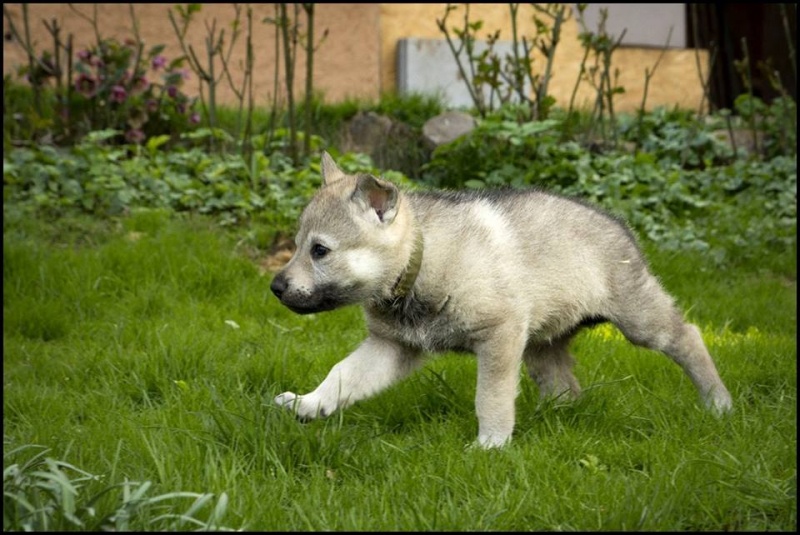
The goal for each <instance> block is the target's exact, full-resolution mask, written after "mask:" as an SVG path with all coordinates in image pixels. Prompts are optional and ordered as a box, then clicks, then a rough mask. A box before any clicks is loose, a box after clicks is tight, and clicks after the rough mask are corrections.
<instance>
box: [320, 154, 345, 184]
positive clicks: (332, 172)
mask: <svg viewBox="0 0 800 535" xmlns="http://www.w3.org/2000/svg"><path fill="white" fill-rule="evenodd" d="M320 163H321V164H322V182H323V184H325V185H326V186H327V185H328V184H330V183H331V182H336V181H337V180H339V179H341V178H344V173H342V170H341V169H339V168H338V167H337V166H336V162H334V161H333V158H331V155H330V154H328V152H327V151H325V152H323V153H322V160H321V162H320Z"/></svg>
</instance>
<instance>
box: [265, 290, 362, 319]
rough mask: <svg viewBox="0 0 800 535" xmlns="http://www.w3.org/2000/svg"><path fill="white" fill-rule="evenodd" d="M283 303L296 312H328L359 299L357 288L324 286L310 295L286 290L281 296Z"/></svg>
mask: <svg viewBox="0 0 800 535" xmlns="http://www.w3.org/2000/svg"><path fill="white" fill-rule="evenodd" d="M279 298H280V301H281V303H282V304H283V305H284V306H285V307H286V308H288V309H289V310H291V311H292V312H295V313H296V314H314V313H316V312H327V311H329V310H334V309H337V308H340V307H343V306H346V305H351V304H353V303H356V302H357V301H358V299H357V288H356V287H352V288H342V287H338V286H332V285H329V286H324V287H320V288H317V289H316V290H315V291H314V292H312V293H311V294H308V295H302V294H296V293H292V292H285V293H283V294H282V295H280V296H279Z"/></svg>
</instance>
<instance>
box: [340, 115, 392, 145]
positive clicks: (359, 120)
mask: <svg viewBox="0 0 800 535" xmlns="http://www.w3.org/2000/svg"><path fill="white" fill-rule="evenodd" d="M391 129H392V120H391V119H389V118H388V117H385V116H383V115H378V114H377V113H375V112H374V111H368V112H358V113H357V114H356V115H355V117H353V118H352V119H351V120H350V122H349V123H348V124H347V127H346V131H345V135H344V139H343V146H342V150H344V151H347V152H349V151H352V152H362V153H364V154H370V155H371V154H372V153H373V152H375V149H376V148H378V147H379V146H380V145H382V144H383V143H385V140H386V137H387V136H388V135H389V131H390V130H391Z"/></svg>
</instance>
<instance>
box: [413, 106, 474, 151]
mask: <svg viewBox="0 0 800 535" xmlns="http://www.w3.org/2000/svg"><path fill="white" fill-rule="evenodd" d="M473 128H475V119H474V118H473V117H472V116H471V115H470V114H468V113H465V112H463V111H447V112H444V113H440V114H439V115H437V116H436V117H433V118H431V119H428V120H427V121H426V122H425V125H423V127H422V135H423V137H424V138H425V142H426V143H428V144H429V145H430V146H431V147H432V148H436V147H438V146H439V145H443V144H445V143H449V142H451V141H453V140H454V139H457V138H459V137H461V136H463V135H464V134H467V133H469V132H471V131H472V129H473Z"/></svg>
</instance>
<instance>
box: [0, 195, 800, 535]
mask: <svg viewBox="0 0 800 535" xmlns="http://www.w3.org/2000/svg"><path fill="white" fill-rule="evenodd" d="M3 238H4V239H3V353H4V359H3V382H4V385H3V390H4V396H3V431H4V442H5V443H4V470H5V471H4V491H5V497H4V528H6V529H22V527H25V526H29V527H33V528H36V529H73V530H74V529H99V528H102V527H106V528H110V527H115V528H116V529H120V528H125V527H127V528H130V529H196V528H198V527H204V526H205V527H212V528H217V529H222V528H232V529H238V528H244V529H254V530H370V531H372V530H484V529H485V530H545V529H547V530H550V529H552V530H556V529H565V530H567V529H568V530H601V529H602V530H624V529H628V530H631V529H640V530H791V529H793V528H794V527H795V526H796V521H797V519H796V513H797V509H796V492H797V488H796V438H797V435H796V433H797V428H796V422H797V412H796V410H797V409H796V402H797V399H796V396H797V384H796V383H797V368H796V357H797V349H796V347H797V346H796V334H797V332H796V290H797V288H796V260H795V257H794V253H793V252H786V251H771V250H770V249H768V248H765V249H761V250H760V254H761V257H762V262H759V263H745V264H740V265H733V264H731V265H724V266H720V265H719V264H718V263H716V262H714V261H713V260H712V259H710V258H709V257H708V255H706V254H703V253H699V252H696V251H694V252H693V251H687V252H674V251H664V250H663V249H659V248H657V247H655V246H654V245H653V244H652V243H651V242H647V243H646V248H647V249H648V253H649V255H650V257H651V259H652V263H653V265H654V269H655V271H656V272H657V273H659V275H660V277H661V279H662V281H663V283H664V284H665V286H666V287H667V288H668V289H669V290H670V291H671V292H673V293H674V294H675V295H676V296H677V297H678V299H679V302H680V304H681V306H682V307H683V308H684V309H685V310H687V314H688V317H689V318H690V319H691V320H692V321H694V322H696V323H697V324H698V325H699V326H700V327H701V328H702V331H703V334H704V336H705V338H706V341H707V343H708V345H709V348H710V350H711V352H712V354H713V355H714V356H715V359H716V362H717V364H718V367H719V370H720V373H721V375H722V377H723V379H724V380H725V382H726V384H727V385H728V387H729V388H730V390H731V393H732V395H733V398H734V402H735V407H736V409H735V411H734V413H733V414H732V415H730V416H729V417H726V418H722V419H717V418H714V417H712V416H711V415H709V414H707V413H706V412H704V411H703V410H701V409H700V407H699V406H698V403H697V399H696V395H695V392H694V391H693V388H692V386H691V384H690V383H689V381H688V380H687V379H686V377H685V376H684V375H683V374H682V373H681V371H680V370H679V369H678V368H677V367H676V366H675V365H674V364H672V363H671V362H669V361H668V360H667V359H666V358H664V357H663V356H661V355H658V354H656V353H653V352H650V351H646V350H643V349H637V348H635V347H633V346H631V345H629V344H628V343H627V342H625V341H624V340H623V339H622V337H621V335H620V334H619V333H618V332H617V331H616V330H615V329H613V328H612V327H607V326H600V327H596V328H594V329H592V330H588V331H586V332H585V333H583V334H581V335H580V336H579V338H578V339H577V340H576V342H575V345H574V347H573V349H574V352H575V353H576V355H577V356H578V362H579V363H578V366H577V369H576V373H577V376H578V378H579V379H580V380H581V382H582V384H583V386H584V388H585V395H584V396H583V397H582V399H580V400H579V401H577V402H576V403H573V404H562V403H558V402H555V403H550V404H545V405H540V404H539V402H538V399H537V396H538V393H537V391H536V388H535V386H534V385H533V383H532V382H531V381H529V380H527V379H525V378H523V380H522V383H521V392H520V396H519V398H518V401H517V409H518V417H517V420H518V424H517V429H516V431H515V436H514V442H513V443H512V445H511V446H510V447H509V448H506V449H504V450H501V451H480V450H471V449H467V448H466V447H465V446H466V445H467V444H468V443H470V441H471V440H472V438H473V437H474V435H475V433H476V429H477V423H476V420H475V417H474V409H473V398H474V383H475V373H476V369H475V363H474V360H473V359H472V357H470V356H467V355H460V354H452V353H451V354H447V355H444V356H442V357H441V358H438V359H435V360H432V361H431V362H429V363H428V364H427V365H426V366H425V368H423V369H422V370H421V371H419V372H418V373H416V374H415V375H414V376H412V377H411V378H409V379H408V380H407V381H405V382H404V383H402V384H399V385H397V386H396V387H394V388H392V389H391V390H389V391H388V392H385V393H384V394H382V395H380V396H378V397H376V398H374V399H371V400H368V401H365V402H363V403H360V404H357V405H356V406H354V407H352V408H351V409H349V410H347V411H346V412H344V413H342V414H337V415H335V416H333V417H332V418H330V419H328V420H325V421H318V422H311V423H308V424H300V423H298V422H296V421H295V420H294V419H293V418H292V417H291V416H290V415H289V414H287V413H285V412H284V411H282V410H279V409H278V408H277V407H274V406H272V404H271V399H272V398H273V396H274V395H275V394H277V393H279V392H282V391H284V390H294V391H306V390H309V389H311V388H313V387H314V386H315V385H316V384H317V383H318V382H319V381H320V380H321V379H322V377H324V375H325V373H327V371H328V369H329V368H330V366H332V365H333V364H334V363H335V362H336V361H338V360H339V359H341V358H342V357H343V356H344V355H345V354H346V353H347V352H348V351H350V350H352V349H353V348H354V347H355V345H356V344H357V343H359V341H360V340H361V339H362V337H363V335H364V326H363V321H362V318H361V315H360V312H359V311H358V309H356V308H346V309H342V310H339V311H335V312H331V313H326V314H319V315H312V316H297V315H294V314H292V313H290V312H289V311H288V310H286V309H284V308H283V307H281V306H280V304H279V303H278V302H277V300H276V299H274V298H273V297H272V296H271V294H270V292H269V288H268V286H269V281H270V277H269V276H268V275H267V276H265V275H263V274H262V273H261V272H260V271H259V269H258V268H257V266H256V265H254V263H253V262H252V261H251V260H250V259H248V258H247V257H246V255H244V254H242V246H243V245H242V241H241V235H240V234H237V232H235V231H233V230H229V231H222V230H220V228H219V226H218V221H217V220H216V219H213V218H211V217H210V216H204V215H192V214H188V213H187V214H184V215H180V214H175V213H174V212H172V211H170V210H166V209H164V208H150V209H141V208H139V209H131V210H130V213H129V214H128V215H127V216H125V217H119V218H102V219H100V218H97V217H92V216H87V215H85V214H83V215H81V214H77V215H76V214H72V215H67V216H62V217H60V218H58V219H55V220H52V221H50V222H48V219H47V218H44V217H30V214H27V213H25V212H23V211H16V212H15V211H13V210H11V211H9V210H4V236H3ZM32 445H41V446H42V447H45V448H48V450H47V451H42V450H41V449H40V448H35V447H33V446H32ZM26 446H30V447H26ZM20 448H21V449H20ZM46 458H47V459H49V461H45V459H46ZM28 506H30V507H28Z"/></svg>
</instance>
